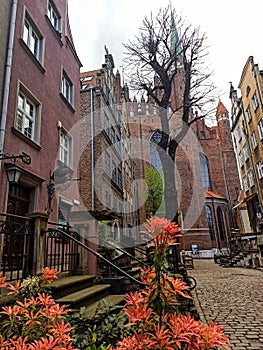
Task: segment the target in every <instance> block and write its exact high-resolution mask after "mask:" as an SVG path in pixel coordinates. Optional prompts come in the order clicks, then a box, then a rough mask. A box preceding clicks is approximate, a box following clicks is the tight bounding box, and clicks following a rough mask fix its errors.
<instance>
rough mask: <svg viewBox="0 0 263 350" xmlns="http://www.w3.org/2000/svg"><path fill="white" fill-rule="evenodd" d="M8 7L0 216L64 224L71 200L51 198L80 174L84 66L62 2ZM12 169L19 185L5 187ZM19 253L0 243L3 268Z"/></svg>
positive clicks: (25, 1) (11, 242) (25, 0)
mask: <svg viewBox="0 0 263 350" xmlns="http://www.w3.org/2000/svg"><path fill="white" fill-rule="evenodd" d="M6 3H7V2H6ZM8 3H10V4H11V5H10V6H11V9H10V10H8V12H9V16H7V17H6V18H8V23H7V21H6V22H2V20H1V26H3V25H4V28H5V34H7V32H8V34H7V37H9V41H8V44H7V45H8V47H9V55H10V56H11V57H10V60H9V63H10V64H11V66H6V69H5V72H4V74H3V75H2V76H3V78H4V79H5V81H6V89H5V91H4V97H3V99H5V100H6V110H4V107H5V106H3V105H1V109H2V110H1V112H2V115H1V118H2V119H1V140H0V143H1V159H2V162H1V172H0V181H1V190H0V192H1V196H0V211H1V213H3V214H6V215H9V216H10V215H11V216H12V215H15V216H16V215H19V216H21V217H25V216H26V215H27V216H28V215H31V214H32V213H43V214H47V215H48V216H49V219H50V220H52V221H55V222H57V221H59V220H60V219H61V220H63V222H64V221H65V220H68V218H66V217H65V216H67V215H66V214H65V213H66V211H67V210H68V208H71V207H73V205H74V203H73V199H74V198H71V197H69V198H66V197H65V196H63V195H61V196H59V195H57V196H55V191H56V185H57V183H58V180H60V184H61V183H63V181H67V180H69V179H70V178H71V177H72V176H73V175H74V174H75V173H76V172H77V171H76V169H77V167H76V164H75V163H74V157H73V143H74V140H73V138H72V136H71V135H70V130H71V129H72V127H73V125H74V124H75V123H77V122H78V121H79V70H80V66H81V63H80V61H79V59H78V56H77V54H76V51H75V48H74V43H73V39H72V35H71V31H70V26H69V19H68V12H67V1H66V0H63V1H56V0H50V1H49V0H47V1H41V0H36V1H34V2H32V1H29V0H21V1H18V2H17V1H10V2H9V1H8ZM4 8H5V7H4ZM10 13H11V14H12V17H10ZM1 16H2V7H1ZM1 18H2V17H1ZM7 28H8V29H7ZM1 34H2V31H1ZM5 36H6V35H5ZM1 39H2V35H1ZM1 47H2V45H1ZM1 69H2V62H1ZM1 84H2V81H1ZM1 86H2V85H1ZM28 156H29V157H28ZM30 160H31V161H30ZM14 166H15V169H16V171H17V170H18V171H19V172H20V177H19V179H18V181H17V179H16V181H11V182H10V181H8V179H7V173H10V170H13V169H14ZM55 175H56V176H55ZM63 176H64V179H63V178H62V177H63ZM48 185H49V186H48ZM47 186H48V187H47ZM62 208H63V210H62ZM65 208H66V209H67V210H64V209H65ZM62 212H63V213H62ZM61 213H62V214H61ZM21 239H22V238H21ZM32 246H34V243H33V242H32ZM32 246H31V248H32ZM23 249H24V247H23V244H22V243H21V242H17V238H14V237H13V236H10V235H9V234H8V233H6V236H3V235H1V261H2V266H3V264H4V265H5V269H8V268H9V267H10V266H9V265H8V264H10V263H8V262H5V261H6V259H7V257H8V256H11V255H21V256H23V255H25V253H24V251H23ZM30 254H31V255H33V253H32V252H31V253H30ZM21 263H22V262H21ZM16 265H17V264H16Z"/></svg>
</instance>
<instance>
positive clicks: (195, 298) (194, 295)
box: [191, 289, 208, 325]
mask: <svg viewBox="0 0 263 350" xmlns="http://www.w3.org/2000/svg"><path fill="white" fill-rule="evenodd" d="M191 294H192V298H193V301H194V306H195V308H196V311H197V313H198V315H199V317H200V321H202V323H204V324H206V325H208V322H207V320H206V318H205V315H204V312H203V309H202V307H201V304H200V301H199V299H198V295H197V293H196V291H195V289H194V290H193V291H192V293H191Z"/></svg>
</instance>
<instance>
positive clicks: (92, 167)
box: [90, 86, 95, 210]
mask: <svg viewBox="0 0 263 350" xmlns="http://www.w3.org/2000/svg"><path fill="white" fill-rule="evenodd" d="M93 93H94V87H93V86H91V87H90V128H91V210H94V201H95V198H94V191H95V189H94V185H95V176H94V96H93Z"/></svg>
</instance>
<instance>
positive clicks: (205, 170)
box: [199, 154, 211, 188]
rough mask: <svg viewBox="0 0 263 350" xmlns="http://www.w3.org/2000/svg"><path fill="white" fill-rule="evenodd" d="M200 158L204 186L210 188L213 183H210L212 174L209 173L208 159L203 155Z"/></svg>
mask: <svg viewBox="0 0 263 350" xmlns="http://www.w3.org/2000/svg"><path fill="white" fill-rule="evenodd" d="M199 158H200V168H201V179H202V186H203V187H204V188H210V187H211V181H210V173H209V167H208V161H207V158H206V156H205V155H203V154H200V156H199Z"/></svg>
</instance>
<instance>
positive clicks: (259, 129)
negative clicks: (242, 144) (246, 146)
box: [258, 118, 263, 140]
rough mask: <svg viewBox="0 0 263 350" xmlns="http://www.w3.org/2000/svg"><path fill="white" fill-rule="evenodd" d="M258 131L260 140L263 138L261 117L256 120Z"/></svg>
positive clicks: (262, 119) (262, 120)
mask: <svg viewBox="0 0 263 350" xmlns="http://www.w3.org/2000/svg"><path fill="white" fill-rule="evenodd" d="M258 133H259V137H260V140H262V139H263V118H261V119H260V121H259V122H258Z"/></svg>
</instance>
